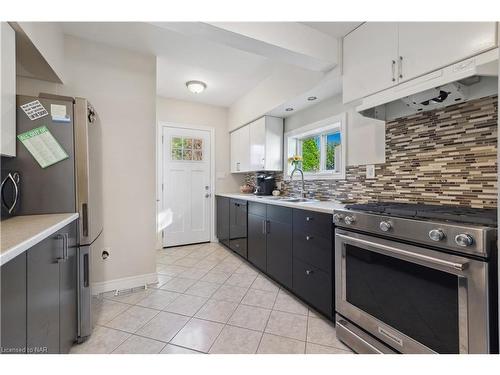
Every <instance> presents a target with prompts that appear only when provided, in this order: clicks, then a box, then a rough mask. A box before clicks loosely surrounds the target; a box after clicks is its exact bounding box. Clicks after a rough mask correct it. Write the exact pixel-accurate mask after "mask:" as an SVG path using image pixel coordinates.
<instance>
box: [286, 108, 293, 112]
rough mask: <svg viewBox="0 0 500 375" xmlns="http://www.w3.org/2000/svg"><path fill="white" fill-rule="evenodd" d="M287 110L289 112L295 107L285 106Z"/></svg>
mask: <svg viewBox="0 0 500 375" xmlns="http://www.w3.org/2000/svg"><path fill="white" fill-rule="evenodd" d="M285 111H287V112H290V111H293V108H291V107H288V108H285Z"/></svg>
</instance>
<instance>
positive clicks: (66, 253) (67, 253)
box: [63, 233, 69, 260]
mask: <svg viewBox="0 0 500 375" xmlns="http://www.w3.org/2000/svg"><path fill="white" fill-rule="evenodd" d="M63 239H64V242H63V244H64V260H68V259H69V252H68V240H69V238H68V233H64V234H63Z"/></svg>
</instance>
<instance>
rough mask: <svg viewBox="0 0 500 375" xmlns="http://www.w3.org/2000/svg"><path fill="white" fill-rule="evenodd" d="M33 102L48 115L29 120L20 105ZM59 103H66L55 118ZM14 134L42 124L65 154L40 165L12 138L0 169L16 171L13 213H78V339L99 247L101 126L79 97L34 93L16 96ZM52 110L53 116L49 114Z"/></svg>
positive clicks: (84, 330) (87, 322) (87, 315)
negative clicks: (13, 145)
mask: <svg viewBox="0 0 500 375" xmlns="http://www.w3.org/2000/svg"><path fill="white" fill-rule="evenodd" d="M35 100H39V101H40V103H41V104H42V105H43V107H44V108H45V109H46V110H47V112H48V114H47V115H45V116H44V117H41V118H39V119H35V120H30V119H29V118H28V116H27V115H26V114H25V113H24V112H23V110H22V109H21V108H20V106H21V105H23V104H26V103H30V102H33V101H35ZM62 106H65V107H66V113H65V116H61V112H62V113H64V111H61V108H62ZM17 108H18V109H17V134H21V133H23V132H26V131H29V130H32V129H34V128H37V127H39V126H46V127H47V128H48V130H49V131H50V133H51V134H52V135H53V137H54V138H55V139H56V140H57V142H58V143H59V144H60V145H61V147H62V148H63V149H64V150H65V151H66V153H67V154H68V158H66V159H65V160H63V161H60V162H58V163H56V164H53V165H51V166H49V167H46V168H41V167H40V165H39V164H38V163H37V161H36V160H35V159H34V157H33V156H32V155H31V154H30V153H29V152H28V151H27V149H26V148H25V147H24V146H23V145H22V144H21V143H20V142H19V141H17V155H16V157H14V158H2V170H8V171H16V172H19V175H20V188H19V201H18V205H17V207H16V211H15V215H34V214H49V213H67V212H79V214H80V217H79V224H78V227H79V243H78V268H77V275H76V277H77V280H78V301H77V305H78V327H77V332H78V337H76V338H75V340H76V341H79V342H81V341H84V340H85V338H86V337H88V336H89V335H90V333H91V331H92V318H91V300H92V298H91V291H90V265H91V263H92V262H91V257H92V256H98V255H99V254H98V252H99V251H101V250H102V245H101V241H102V237H103V236H102V231H103V225H102V147H101V124H100V121H99V117H98V116H97V115H96V113H95V112H94V109H93V108H92V106H91V105H90V103H89V102H88V101H87V100H86V99H83V98H72V97H63V96H55V95H50V94H40V95H39V97H30V96H18V97H17ZM52 109H57V112H58V115H57V116H54V115H53V114H52Z"/></svg>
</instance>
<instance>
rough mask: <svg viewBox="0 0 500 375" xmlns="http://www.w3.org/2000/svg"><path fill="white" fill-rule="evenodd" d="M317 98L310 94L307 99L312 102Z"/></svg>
mask: <svg viewBox="0 0 500 375" xmlns="http://www.w3.org/2000/svg"><path fill="white" fill-rule="evenodd" d="M316 99H318V97H317V96H310V97H308V98H307V100H309V101H310V102H312V101H313V100H316Z"/></svg>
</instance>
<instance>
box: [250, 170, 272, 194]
mask: <svg viewBox="0 0 500 375" xmlns="http://www.w3.org/2000/svg"><path fill="white" fill-rule="evenodd" d="M275 186H276V184H275V182H274V176H273V175H268V174H266V173H260V174H258V175H257V186H256V187H255V195H271V194H272V193H273V190H274V188H275Z"/></svg>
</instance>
